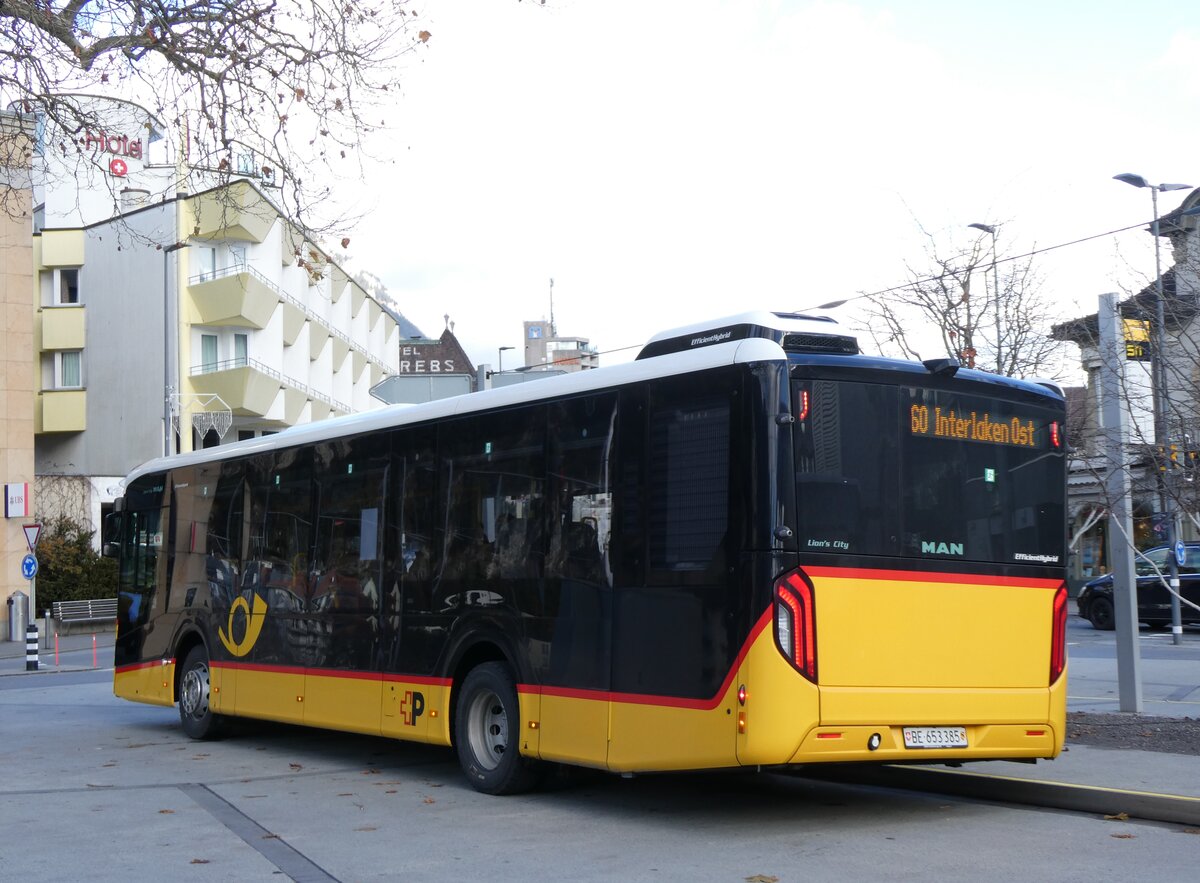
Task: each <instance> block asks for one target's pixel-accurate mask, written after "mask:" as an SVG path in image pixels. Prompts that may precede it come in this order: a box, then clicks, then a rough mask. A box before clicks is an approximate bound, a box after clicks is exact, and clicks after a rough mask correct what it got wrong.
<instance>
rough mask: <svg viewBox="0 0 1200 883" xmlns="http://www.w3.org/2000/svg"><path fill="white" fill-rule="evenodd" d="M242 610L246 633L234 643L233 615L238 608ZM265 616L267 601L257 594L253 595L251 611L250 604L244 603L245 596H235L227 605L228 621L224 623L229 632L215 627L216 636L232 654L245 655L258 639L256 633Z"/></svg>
mask: <svg viewBox="0 0 1200 883" xmlns="http://www.w3.org/2000/svg"><path fill="white" fill-rule="evenodd" d="M239 607H240V608H241V610H242V611H243V612H244V614H245V616H246V633H245V634H244V635H242V639H241V640H240V641H238V642H237V643H236V644H235V643H234V642H233V617H234V616H235V615H236V614H237V612H238V608H239ZM266 617H267V602H266V601H264V600H263V599H262V598H260V597H259V596H258V595H255V596H254V610H253V612H251V610H250V605H249V604H247V603H246V599H245V598H237V599H236V600H235V601H234V602H233V604H231V605H230V607H229V622H228V623H227V624H226V625H227V627H228V628H229V634H228V635H226V634H225V629H222V628H219V629H217V637H219V638H220V639H221V643H222V644H224V645H225V649H226V650H228V651H229V652H230V653H232V654H233V655H234V656H245V655H246V654H247V653H249V652H250V648H251V647H253V646H254V642H255V641H257V640H258V634H259V632H261V631H262V627H263V622H264V621H265V620H266Z"/></svg>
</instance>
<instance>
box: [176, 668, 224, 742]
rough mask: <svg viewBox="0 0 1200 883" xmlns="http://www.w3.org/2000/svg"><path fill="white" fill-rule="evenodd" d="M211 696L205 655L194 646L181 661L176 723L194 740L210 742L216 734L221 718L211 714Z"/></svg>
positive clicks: (209, 674)
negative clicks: (181, 669) (181, 668)
mask: <svg viewBox="0 0 1200 883" xmlns="http://www.w3.org/2000/svg"><path fill="white" fill-rule="evenodd" d="M211 696H212V675H211V673H210V671H209V667H208V653H207V652H205V650H204V648H203V647H200V646H196V647H193V648H192V649H191V650H189V651H188V655H187V656H186V657H185V658H184V661H183V671H182V673H181V674H180V676H179V722H180V724H182V725H183V731H184V732H185V733H187V734H188V735H189V736H191V737H192V738H193V739H212V738H215V737H216V736H217V735H218V734H219V731H220V728H221V716H220V715H219V714H215V713H214V712H213V710H212V706H211V705H210V704H209V700H210V698H211Z"/></svg>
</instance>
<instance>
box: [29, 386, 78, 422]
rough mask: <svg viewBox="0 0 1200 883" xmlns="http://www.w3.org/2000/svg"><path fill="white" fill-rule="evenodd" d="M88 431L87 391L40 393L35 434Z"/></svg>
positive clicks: (49, 390)
mask: <svg viewBox="0 0 1200 883" xmlns="http://www.w3.org/2000/svg"><path fill="white" fill-rule="evenodd" d="M85 429H87V390H83V389H47V390H44V391H42V392H40V393H38V406H37V410H36V411H35V419H34V427H33V430H34V432H83V431H84V430H85Z"/></svg>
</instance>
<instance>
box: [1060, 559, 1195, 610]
mask: <svg viewBox="0 0 1200 883" xmlns="http://www.w3.org/2000/svg"><path fill="white" fill-rule="evenodd" d="M1185 548H1186V549H1187V555H1186V557H1185V559H1184V563H1183V566H1182V567H1180V568H1179V594H1180V595H1181V596H1182V597H1183V599H1184V600H1185V601H1190V602H1191V603H1192V604H1200V543H1187V544H1186V546H1185ZM1173 554H1174V553H1173V552H1172V551H1171V549H1170V548H1168V547H1167V546H1156V547H1155V548H1153V549H1147V550H1146V551H1145V552H1139V553H1138V554H1137V556H1136V557H1135V558H1134V569H1135V571H1136V572H1137V585H1138V588H1137V594H1138V604H1137V609H1138V620H1139V621H1141V622H1144V623H1146V625H1149V626H1151V627H1159V628H1161V627H1162V626H1167V625H1170V624H1171V593H1170V591H1168V589H1167V585H1166V580H1167V579H1168V578H1169V575H1170V571H1169V569H1168V568H1169V566H1170V565H1169V564H1168V557H1169V556H1171V555H1173ZM1160 573H1161V574H1162V576H1161V577H1160V576H1159V574H1160ZM1076 603H1077V604H1078V606H1079V615H1080V616H1082V617H1083V618H1084V619H1086V620H1088V621H1089V622H1091V624H1092V627H1093V628H1097V629H1104V630H1109V629H1112V628H1115V627H1116V624H1117V620H1116V615H1115V613H1114V608H1113V578H1112V574H1108V575H1106V576H1098V577H1096V578H1095V579H1094V580H1091V581H1090V582H1087V583H1084V586H1083V590H1082V591H1081V592H1080V593H1079V598H1078V599H1077V601H1076ZM1179 608H1180V611H1181V613H1182V619H1183V622H1194V623H1200V610H1197V609H1196V608H1195V607H1189V606H1188V605H1187V604H1180V605H1179Z"/></svg>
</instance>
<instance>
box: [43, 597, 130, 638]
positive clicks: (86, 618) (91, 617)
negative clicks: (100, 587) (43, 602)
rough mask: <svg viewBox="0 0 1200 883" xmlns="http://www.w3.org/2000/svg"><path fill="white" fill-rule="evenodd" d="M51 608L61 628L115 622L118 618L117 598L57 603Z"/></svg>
mask: <svg viewBox="0 0 1200 883" xmlns="http://www.w3.org/2000/svg"><path fill="white" fill-rule="evenodd" d="M51 606H52V607H53V609H54V618H55V619H57V620H58V622H59V625H60V626H63V627H64V628H66V629H69V628H70V626H72V625H74V624H75V623H85V622H113V621H115V620H116V618H117V599H116V598H97V599H92V600H88V601H55V602H54V604H53V605H51ZM68 633H69V632H68Z"/></svg>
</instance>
